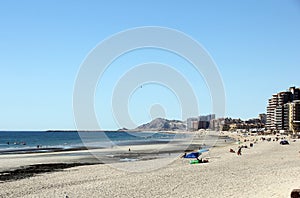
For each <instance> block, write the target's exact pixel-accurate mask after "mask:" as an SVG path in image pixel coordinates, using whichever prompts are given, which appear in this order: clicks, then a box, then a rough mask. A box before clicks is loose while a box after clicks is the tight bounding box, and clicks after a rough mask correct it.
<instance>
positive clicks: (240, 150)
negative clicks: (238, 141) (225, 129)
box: [237, 146, 242, 155]
mask: <svg viewBox="0 0 300 198" xmlns="http://www.w3.org/2000/svg"><path fill="white" fill-rule="evenodd" d="M237 155H242V147H241V146H240V147H239V150H238V152H237Z"/></svg>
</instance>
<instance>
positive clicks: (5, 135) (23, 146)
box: [0, 131, 186, 154]
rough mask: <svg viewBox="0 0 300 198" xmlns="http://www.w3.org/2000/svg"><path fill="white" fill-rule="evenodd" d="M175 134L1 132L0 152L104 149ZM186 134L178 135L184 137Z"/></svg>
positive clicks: (152, 140) (140, 142)
mask: <svg viewBox="0 0 300 198" xmlns="http://www.w3.org/2000/svg"><path fill="white" fill-rule="evenodd" d="M174 137H175V134H171V133H153V132H130V133H127V132H119V131H109V132H77V131H73V132H70V131H68V132H61V131H60V132H54V131H23V132H21V131H2V132H0V154H1V153H6V152H8V151H9V152H19V151H22V150H23V151H26V150H35V149H39V150H41V149H42V148H43V149H51V148H52V149H53V148H57V149H70V148H80V147H95V148H101V147H102V148H104V147H111V146H114V145H136V144H151V143H158V142H161V143H164V142H169V141H170V140H173V139H174ZM185 137H186V135H178V134H177V135H176V138H183V139H184V138H185Z"/></svg>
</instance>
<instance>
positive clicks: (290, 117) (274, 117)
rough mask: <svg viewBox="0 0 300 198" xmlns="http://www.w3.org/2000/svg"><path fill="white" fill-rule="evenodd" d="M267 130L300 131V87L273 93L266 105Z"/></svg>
mask: <svg viewBox="0 0 300 198" xmlns="http://www.w3.org/2000/svg"><path fill="white" fill-rule="evenodd" d="M266 128H267V130H270V131H276V132H277V131H281V130H282V131H288V132H293V133H297V132H300V88H295V87H290V88H289V90H287V91H283V92H279V93H277V94H274V95H273V96H272V98H270V99H269V104H268V107H267V124H266Z"/></svg>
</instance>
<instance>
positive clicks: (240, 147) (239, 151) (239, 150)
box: [229, 142, 254, 155]
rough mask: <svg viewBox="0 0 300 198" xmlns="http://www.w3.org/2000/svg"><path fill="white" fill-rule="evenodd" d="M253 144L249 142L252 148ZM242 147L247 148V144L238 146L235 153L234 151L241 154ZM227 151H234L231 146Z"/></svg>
mask: <svg viewBox="0 0 300 198" xmlns="http://www.w3.org/2000/svg"><path fill="white" fill-rule="evenodd" d="M253 145H254V144H253V143H252V142H251V143H250V145H249V146H250V148H252V147H253ZM242 148H248V146H246V145H242V146H239V147H238V151H237V153H236V154H237V155H242ZM229 152H230V153H235V151H234V150H233V149H232V148H231V149H229Z"/></svg>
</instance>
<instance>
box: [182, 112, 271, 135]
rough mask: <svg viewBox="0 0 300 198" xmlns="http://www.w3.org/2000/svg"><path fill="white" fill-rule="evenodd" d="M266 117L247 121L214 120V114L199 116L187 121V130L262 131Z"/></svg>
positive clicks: (262, 115)
mask: <svg viewBox="0 0 300 198" xmlns="http://www.w3.org/2000/svg"><path fill="white" fill-rule="evenodd" d="M266 120H267V115H266V114H264V113H262V114H259V117H258V118H253V119H249V120H245V121H244V120H241V119H239V118H238V119H233V118H216V117H215V114H211V115H207V116H199V117H195V118H189V119H187V129H188V130H190V131H195V130H199V129H211V130H216V131H236V130H243V131H250V130H251V131H256V132H260V131H263V130H264V127H265V124H266Z"/></svg>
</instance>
